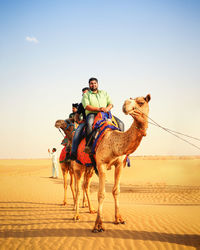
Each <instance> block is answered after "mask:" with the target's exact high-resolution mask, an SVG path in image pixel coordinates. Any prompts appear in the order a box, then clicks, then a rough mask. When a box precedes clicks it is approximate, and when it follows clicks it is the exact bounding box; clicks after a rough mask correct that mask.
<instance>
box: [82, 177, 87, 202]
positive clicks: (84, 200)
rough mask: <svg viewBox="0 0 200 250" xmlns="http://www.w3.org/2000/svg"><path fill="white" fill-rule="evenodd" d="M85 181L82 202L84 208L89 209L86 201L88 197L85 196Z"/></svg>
mask: <svg viewBox="0 0 200 250" xmlns="http://www.w3.org/2000/svg"><path fill="white" fill-rule="evenodd" d="M84 178H85V177H84ZM84 183H85V179H84V180H83V183H82V190H83V201H82V207H87V201H86V195H85V185H84Z"/></svg>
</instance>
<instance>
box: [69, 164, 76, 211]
mask: <svg viewBox="0 0 200 250" xmlns="http://www.w3.org/2000/svg"><path fill="white" fill-rule="evenodd" d="M69 174H70V177H71V178H70V188H71V191H72V196H73V200H74V207H75V202H76V198H75V191H74V171H73V169H72V167H70V169H69Z"/></svg>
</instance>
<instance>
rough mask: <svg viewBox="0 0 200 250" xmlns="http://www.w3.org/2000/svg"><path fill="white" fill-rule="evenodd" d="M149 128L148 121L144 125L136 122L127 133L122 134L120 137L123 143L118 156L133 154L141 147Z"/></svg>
mask: <svg viewBox="0 0 200 250" xmlns="http://www.w3.org/2000/svg"><path fill="white" fill-rule="evenodd" d="M147 127H148V122H147V120H144V121H143V122H142V123H141V122H138V121H134V122H133V123H132V125H131V127H130V128H129V129H128V130H127V131H126V132H124V133H121V134H120V136H121V137H122V138H121V141H122V142H123V143H122V144H121V147H120V148H119V147H118V154H119V155H124V154H127V155H128V154H131V153H133V152H134V151H135V150H136V149H137V147H138V146H139V145H140V142H141V140H142V138H143V136H145V135H146V129H147Z"/></svg>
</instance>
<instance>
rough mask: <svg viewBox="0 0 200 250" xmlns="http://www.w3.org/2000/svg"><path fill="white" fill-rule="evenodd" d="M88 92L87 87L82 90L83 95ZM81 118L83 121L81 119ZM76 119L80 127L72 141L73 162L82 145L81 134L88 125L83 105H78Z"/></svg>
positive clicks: (71, 157)
mask: <svg viewBox="0 0 200 250" xmlns="http://www.w3.org/2000/svg"><path fill="white" fill-rule="evenodd" d="M88 90H89V88H87V87H86V88H83V89H82V95H84V93H86V92H87V91H88ZM80 117H81V118H82V119H80ZM74 118H75V121H76V122H77V123H79V126H78V128H77V129H76V132H75V134H74V137H73V141H72V150H71V156H70V159H71V160H75V159H76V156H77V149H78V145H79V143H80V139H81V134H82V132H83V129H84V127H85V125H86V123H85V120H86V114H85V109H84V107H83V105H82V103H80V104H79V105H78V109H77V112H76V114H75V116H74Z"/></svg>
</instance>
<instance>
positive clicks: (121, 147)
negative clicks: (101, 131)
mask: <svg viewBox="0 0 200 250" xmlns="http://www.w3.org/2000/svg"><path fill="white" fill-rule="evenodd" d="M150 99H151V96H150V95H149V94H148V95H147V96H146V97H137V98H135V99H132V98H130V99H128V100H126V101H125V102H124V104H123V112H124V113H125V114H126V115H127V114H129V115H131V116H132V117H133V123H132V125H131V127H130V128H129V129H128V130H127V131H125V132H121V131H118V130H108V131H106V132H105V135H104V137H103V138H102V140H101V142H100V143H99V145H98V147H97V149H96V165H97V170H98V173H99V191H98V211H97V217H96V221H95V225H94V228H93V230H92V231H93V232H102V231H104V230H105V228H104V226H103V222H102V215H103V213H102V209H103V201H104V198H105V180H106V170H110V169H111V166H115V175H114V177H115V182H114V187H113V190H112V194H113V197H114V202H115V221H114V224H125V221H124V219H123V218H122V216H121V214H120V212H119V202H118V196H119V193H120V177H121V173H122V169H123V167H124V166H125V164H126V156H127V155H129V154H131V153H133V152H134V151H135V150H136V149H137V147H138V146H139V144H140V142H141V140H142V138H143V136H146V130H147V128H148V117H147V116H148V113H149V104H148V103H149V101H150ZM73 169H74V174H75V179H76V186H77V192H76V202H77V205H76V212H75V215H74V219H75V220H78V219H80V216H79V210H78V209H79V207H78V202H79V195H80V191H79V190H80V179H81V176H82V175H83V173H84V171H85V168H84V166H82V165H80V164H78V163H76V162H75V163H74V165H73ZM88 195H89V193H87V196H88ZM89 200H90V199H89Z"/></svg>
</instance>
